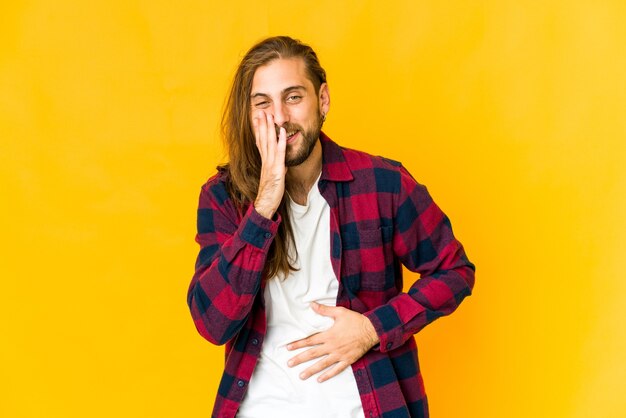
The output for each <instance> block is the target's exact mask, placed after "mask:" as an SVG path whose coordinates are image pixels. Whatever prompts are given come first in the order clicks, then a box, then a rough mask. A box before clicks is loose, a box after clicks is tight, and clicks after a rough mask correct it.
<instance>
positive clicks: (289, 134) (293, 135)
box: [287, 131, 298, 142]
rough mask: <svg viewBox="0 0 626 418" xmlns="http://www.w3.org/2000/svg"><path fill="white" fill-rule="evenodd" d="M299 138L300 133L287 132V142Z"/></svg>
mask: <svg viewBox="0 0 626 418" xmlns="http://www.w3.org/2000/svg"><path fill="white" fill-rule="evenodd" d="M296 136H298V131H290V132H287V142H291V141H293V140H294V139H295V138H296Z"/></svg>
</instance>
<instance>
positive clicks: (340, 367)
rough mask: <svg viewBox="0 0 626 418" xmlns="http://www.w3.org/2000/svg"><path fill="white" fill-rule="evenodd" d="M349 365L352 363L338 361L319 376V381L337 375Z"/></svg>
mask: <svg viewBox="0 0 626 418" xmlns="http://www.w3.org/2000/svg"><path fill="white" fill-rule="evenodd" d="M349 365H350V364H348V362H346V361H338V362H337V363H335V364H334V366H332V367H331V368H330V369H328V370H326V372H324V373H323V374H322V375H321V376H318V378H317V381H318V382H320V383H322V382H325V381H326V380H328V379H330V378H333V377H335V376H337V375H338V374H339V373H341V372H342V371H344V370H345V369H346V368H348V366H349Z"/></svg>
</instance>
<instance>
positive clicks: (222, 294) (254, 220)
mask: <svg viewBox="0 0 626 418" xmlns="http://www.w3.org/2000/svg"><path fill="white" fill-rule="evenodd" d="M279 223H280V218H279V219H277V220H276V221H272V220H270V219H267V218H265V217H263V216H261V215H260V214H259V213H258V212H256V210H255V209H254V207H253V206H252V205H250V207H249V209H248V211H247V212H246V213H245V215H244V216H243V218H242V219H241V221H240V222H237V211H236V209H235V208H234V206H233V203H232V201H230V199H228V198H227V194H226V188H225V185H224V183H223V182H221V181H219V180H214V181H210V182H209V183H207V185H205V186H204V187H203V188H202V191H201V193H200V201H199V205H198V234H197V235H196V241H197V242H198V244H200V252H199V254H198V258H197V260H196V270H195V274H194V276H193V279H192V281H191V285H190V286H189V291H188V294H187V303H188V305H189V309H190V310H191V316H192V318H193V320H194V323H195V325H196V328H197V329H198V332H199V333H200V334H201V335H202V336H203V337H204V338H206V339H207V340H209V341H210V342H212V343H214V344H225V343H226V342H228V341H229V340H230V339H231V338H233V337H234V336H235V335H236V334H237V332H238V331H239V330H240V329H241V327H242V326H243V324H244V323H245V321H246V319H247V318H248V315H249V313H250V310H251V309H252V304H253V302H254V298H255V296H256V294H257V293H258V291H259V288H260V285H261V280H262V273H263V269H264V266H265V262H266V259H267V254H268V251H269V247H270V245H271V243H272V241H273V239H274V236H275V234H276V231H277V230H278V224H279Z"/></svg>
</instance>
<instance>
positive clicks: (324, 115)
mask: <svg viewBox="0 0 626 418" xmlns="http://www.w3.org/2000/svg"><path fill="white" fill-rule="evenodd" d="M322 122H326V113H322Z"/></svg>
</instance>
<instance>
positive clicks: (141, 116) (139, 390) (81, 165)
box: [0, 0, 626, 418]
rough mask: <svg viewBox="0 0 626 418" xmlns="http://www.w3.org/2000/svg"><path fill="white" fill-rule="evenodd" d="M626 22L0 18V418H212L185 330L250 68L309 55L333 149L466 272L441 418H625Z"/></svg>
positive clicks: (424, 9)
mask: <svg viewBox="0 0 626 418" xmlns="http://www.w3.org/2000/svg"><path fill="white" fill-rule="evenodd" d="M624 22H626V3H625V2H624V1H623V0H614V1H611V0H607V1H592V0H589V1H584V0H570V1H565V0H560V1H559V0H553V1H533V0H530V1H516V0H484V1H479V2H476V1H460V0H457V1H443V2H440V1H434V0H429V1H420V2H413V1H406V2H397V3H385V2H374V1H363V2H356V1H353V2H341V1H327V0H319V1H315V2H302V3H298V2H293V1H276V2H271V3H266V2H263V1H256V2H254V1H245V2H244V1H232V2H216V1H199V0H196V1H192V0H187V1H179V2H173V1H148V0H144V1H141V0H134V1H133V0H124V1H121V0H119V1H103V0H101V1H36V0H33V1H5V2H2V5H1V6H0V23H1V24H0V139H1V148H0V186H1V205H0V231H2V242H1V244H0V246H1V248H0V257H1V258H0V277H1V280H2V281H1V286H2V287H1V290H0V416H2V417H110V416H115V417H178V416H196V417H197V416H209V413H210V410H211V407H212V404H213V398H214V394H215V391H216V388H217V384H218V380H219V375H220V373H221V369H222V364H223V363H222V347H213V346H211V345H210V344H209V343H208V342H206V341H204V340H202V338H201V337H200V336H199V335H198V334H197V333H196V331H195V329H194V327H193V324H192V321H191V319H190V316H189V313H188V310H187V306H186V291H187V286H188V284H189V280H190V278H191V275H192V273H193V264H194V261H195V256H196V252H197V249H198V248H197V246H196V244H195V242H194V241H193V238H194V234H195V210H196V204H197V196H198V192H199V187H200V186H201V184H202V183H203V182H204V181H205V180H206V178H208V176H210V175H211V174H212V173H213V172H214V167H215V165H216V164H217V163H218V162H220V161H223V152H222V149H221V145H220V140H219V136H218V121H219V117H220V111H221V108H222V105H223V101H224V96H225V94H226V91H227V88H228V84H229V82H230V79H231V77H232V75H233V72H234V69H235V67H236V65H237V64H238V61H239V60H240V58H241V57H242V55H243V53H244V52H245V51H246V50H247V49H248V48H249V47H250V46H251V45H252V44H253V43H254V42H256V41H258V40H260V39H261V38H263V37H265V36H268V35H276V34H289V35H292V36H294V37H297V38H300V39H302V40H304V41H305V42H308V43H310V44H311V45H312V46H313V47H314V48H315V49H316V50H317V51H318V53H319V56H320V58H321V61H322V65H324V66H325V68H326V70H327V72H328V74H329V85H330V89H331V98H332V105H331V111H330V114H329V119H328V123H327V125H326V127H325V131H326V132H327V133H328V134H329V135H330V136H331V137H332V138H334V139H335V140H337V141H338V142H340V143H341V144H342V145H345V146H348V147H353V148H358V149H362V150H366V151H369V152H371V153H374V154H379V155H385V156H388V157H390V158H394V159H398V160H401V161H403V162H404V164H405V165H406V166H407V167H408V168H409V169H410V171H411V172H412V173H413V174H414V176H415V177H416V178H417V179H418V180H419V181H420V182H422V183H424V184H426V185H427V186H428V187H429V190H430V191H431V193H432V195H433V196H434V198H435V200H436V201H437V202H438V203H439V204H440V205H441V206H442V207H443V208H444V210H445V211H446V212H447V213H448V215H449V216H450V217H451V219H452V222H453V225H454V227H455V232H456V234H457V236H458V237H459V238H460V239H461V241H462V242H463V243H464V244H465V246H466V249H467V251H468V254H469V256H470V258H471V259H472V261H474V262H475V263H476V265H477V269H478V270H477V273H478V274H477V281H476V288H475V293H474V295H473V296H471V297H470V298H468V299H467V300H466V301H465V302H464V304H463V305H462V306H461V307H460V308H459V310H458V311H457V312H456V313H455V314H454V315H452V316H451V317H449V318H444V319H441V320H439V321H437V322H436V323H435V324H433V325H432V326H430V327H428V328H426V329H425V330H424V331H423V332H421V333H420V334H419V335H418V336H417V341H418V344H419V346H420V357H421V362H422V366H423V373H424V377H425V381H426V387H427V391H428V394H429V396H430V404H431V415H432V416H433V418H444V417H449V418H453V417H454V418H456V417H480V418H488V417H489V418H490V417H493V418H503V417H504V418H507V417H520V418H521V417H547V418H553V417H571V418H587V417H591V418H596V417H597V418H613V417H614V418H617V417H622V418H623V417H625V416H626V396H625V392H624V387H625V386H624V385H625V384H624V382H626V332H625V328H624V327H625V326H624V323H625V318H626V302H625V301H624V295H625V294H626V280H624V274H623V270H624V269H623V266H622V260H623V257H624V253H625V252H626V246H625V239H624V235H625V233H626V221H625V216H624V214H625V213H626V168H625V166H626V145H625V144H626V48H625V46H624V45H626V24H625V23H624Z"/></svg>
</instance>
